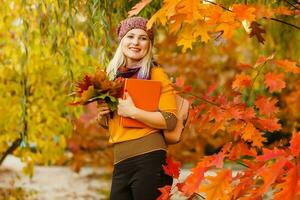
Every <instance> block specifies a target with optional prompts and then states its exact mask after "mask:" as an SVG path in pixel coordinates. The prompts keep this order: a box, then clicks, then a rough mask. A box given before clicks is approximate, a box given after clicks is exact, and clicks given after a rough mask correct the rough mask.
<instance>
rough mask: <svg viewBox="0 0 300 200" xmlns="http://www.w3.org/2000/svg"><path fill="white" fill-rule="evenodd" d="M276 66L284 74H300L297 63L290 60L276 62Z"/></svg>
mask: <svg viewBox="0 0 300 200" xmlns="http://www.w3.org/2000/svg"><path fill="white" fill-rule="evenodd" d="M276 64H278V65H280V66H281V67H282V68H283V69H284V70H285V71H286V72H292V73H295V74H299V73H300V67H297V65H296V64H297V63H296V62H294V61H290V60H277V61H276Z"/></svg>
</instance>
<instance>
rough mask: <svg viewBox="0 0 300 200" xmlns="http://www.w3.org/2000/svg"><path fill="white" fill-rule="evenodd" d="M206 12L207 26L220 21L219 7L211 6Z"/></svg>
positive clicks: (220, 9) (220, 12) (221, 11)
mask: <svg viewBox="0 0 300 200" xmlns="http://www.w3.org/2000/svg"><path fill="white" fill-rule="evenodd" d="M207 11H208V20H207V23H208V24H217V23H219V22H220V21H221V16H222V13H223V10H222V8H221V7H220V6H217V5H211V6H210V8H209V9H207Z"/></svg>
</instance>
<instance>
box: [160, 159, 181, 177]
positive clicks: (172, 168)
mask: <svg viewBox="0 0 300 200" xmlns="http://www.w3.org/2000/svg"><path fill="white" fill-rule="evenodd" d="M166 163H167V165H163V169H164V171H165V173H166V174H167V175H169V176H172V177H173V178H178V177H179V168H180V165H181V163H180V162H175V161H173V160H172V158H171V157H167V159H166Z"/></svg>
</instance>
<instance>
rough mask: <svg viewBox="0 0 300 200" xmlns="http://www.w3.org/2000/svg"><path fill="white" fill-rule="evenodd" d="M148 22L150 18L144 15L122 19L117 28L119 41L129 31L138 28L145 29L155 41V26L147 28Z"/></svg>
mask: <svg viewBox="0 0 300 200" xmlns="http://www.w3.org/2000/svg"><path fill="white" fill-rule="evenodd" d="M147 22H148V20H147V19H145V18H143V17H130V18H127V19H124V20H123V21H121V22H120V24H119V26H118V29H117V34H118V38H119V41H121V39H122V38H123V37H124V36H125V35H126V33H127V32H128V31H130V30H132V29H135V28H138V29H142V30H144V31H145V32H146V33H147V35H148V37H149V39H150V40H151V42H152V43H153V39H154V34H153V28H150V29H148V30H147Z"/></svg>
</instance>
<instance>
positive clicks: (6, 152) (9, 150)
mask: <svg viewBox="0 0 300 200" xmlns="http://www.w3.org/2000/svg"><path fill="white" fill-rule="evenodd" d="M21 141H22V139H21V138H18V139H16V140H15V141H14V142H13V143H12V145H11V146H10V147H9V148H8V149H7V150H6V151H5V152H4V154H3V156H2V157H1V159H0V165H1V164H2V163H3V161H4V159H5V158H6V156H8V154H11V153H13V152H14V150H16V149H17V148H18V147H19V145H20V144H21Z"/></svg>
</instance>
